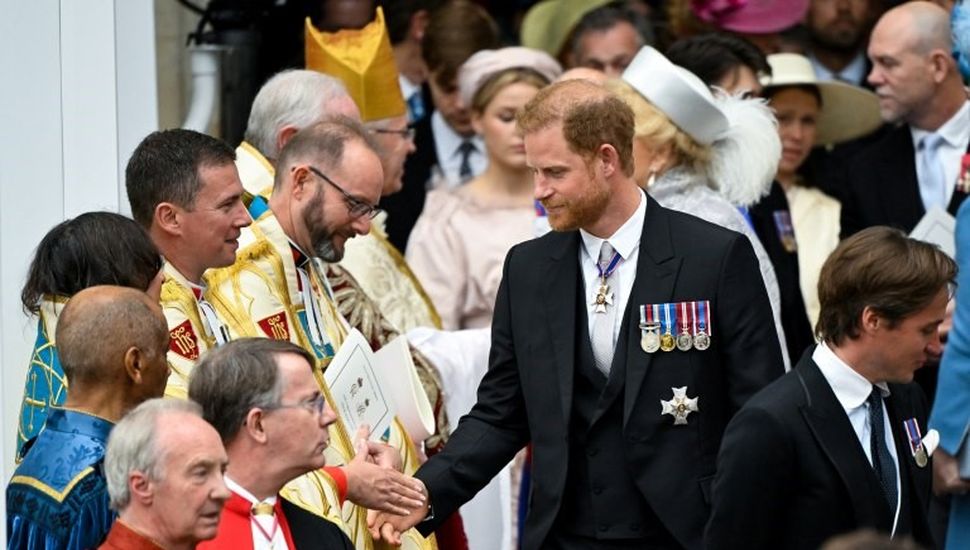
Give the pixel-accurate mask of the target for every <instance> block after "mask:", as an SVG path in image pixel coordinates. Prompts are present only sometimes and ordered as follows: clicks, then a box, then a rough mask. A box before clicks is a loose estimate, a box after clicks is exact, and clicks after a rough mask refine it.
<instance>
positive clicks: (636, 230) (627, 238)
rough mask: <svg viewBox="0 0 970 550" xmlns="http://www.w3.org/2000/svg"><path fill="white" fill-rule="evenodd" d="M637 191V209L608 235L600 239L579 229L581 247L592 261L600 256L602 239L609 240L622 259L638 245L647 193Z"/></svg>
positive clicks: (645, 208) (627, 256) (644, 214)
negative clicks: (638, 197)
mask: <svg viewBox="0 0 970 550" xmlns="http://www.w3.org/2000/svg"><path fill="white" fill-rule="evenodd" d="M638 191H640V204H638V205H637V209H636V210H634V211H633V215H632V216H630V217H629V218H628V219H627V220H626V221H625V222H623V225H621V226H620V228H619V229H617V230H616V232H615V233H613V234H612V235H610V236H609V237H607V238H605V239H601V238H599V237H597V236H596V235H593V234H592V233H589V232H588V231H586V230H585V229H580V230H579V234H580V236H581V237H582V238H583V248H585V249H586V254H588V255H589V257H590V258H592V259H593V261H594V262H596V261H598V259H599V257H600V248H602V247H603V241H609V243H610V245H612V246H613V249H614V250H616V251H617V252H619V253H620V257H622V258H623V259H624V260H626V259H628V258H629V257H630V255H631V254H633V252H634V251H635V250H636V249H637V247H638V246H640V234H641V233H642V232H643V218H644V217H645V216H646V214H647V195H646V193H644V192H643V189H639V188H638Z"/></svg>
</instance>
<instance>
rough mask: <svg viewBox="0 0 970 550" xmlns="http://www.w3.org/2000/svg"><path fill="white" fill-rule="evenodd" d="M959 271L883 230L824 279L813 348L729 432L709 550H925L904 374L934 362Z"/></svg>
mask: <svg viewBox="0 0 970 550" xmlns="http://www.w3.org/2000/svg"><path fill="white" fill-rule="evenodd" d="M955 276H956V264H955V263H954V262H953V260H951V259H950V258H949V257H948V256H946V255H945V254H944V253H943V252H941V251H940V250H939V249H938V248H936V247H935V246H933V245H930V244H927V243H924V242H921V241H917V240H914V239H910V238H908V237H906V236H905V235H904V234H903V233H901V232H900V231H898V230H895V229H890V228H888V227H873V228H869V229H866V230H864V231H862V232H860V233H858V234H856V235H854V236H852V237H850V238H848V239H846V240H845V241H843V242H842V244H841V245H839V247H838V248H837V249H836V250H835V251H834V252H833V253H832V255H831V256H830V257H829V259H828V260H827V261H826V262H825V265H824V266H823V267H822V273H821V276H820V278H819V301H820V303H821V313H820V315H819V322H818V328H817V332H818V335H819V337H821V339H822V341H821V343H820V344H818V346H817V347H816V348H815V349H814V351H813V352H812V353H811V355H808V354H806V355H805V356H803V357H802V360H801V361H800V362H799V363H798V364H797V365H796V366H795V368H794V369H793V370H792V371H791V372H789V373H787V374H786V375H785V376H783V377H782V378H780V379H779V380H777V381H776V382H774V383H773V384H771V385H770V386H768V387H767V388H765V389H764V390H763V391H762V392H760V393H759V394H758V395H756V396H754V397H753V398H752V399H751V400H750V401H749V402H748V404H747V405H745V406H744V408H742V409H741V411H740V412H738V414H737V415H736V416H735V417H734V419H733V420H732V421H731V423H730V424H729V425H728V428H727V431H726V432H725V434H724V440H723V443H722V445H721V451H720V454H719V455H718V460H717V477H716V478H715V480H714V487H713V489H714V491H713V497H712V501H713V502H712V507H713V512H712V516H711V520H710V522H709V523H708V526H707V532H706V535H705V538H706V546H707V548H710V549H730V548H739V549H740V548H744V549H746V550H747V549H754V550H757V549H762V548H763V549H768V548H786V549H791V550H799V549H806V550H808V549H815V548H818V547H819V546H820V545H821V544H822V543H824V542H825V541H826V540H828V539H829V538H830V537H832V536H835V535H838V534H841V533H847V532H850V531H854V530H856V529H860V528H871V529H875V530H878V531H882V532H884V533H886V534H890V535H892V536H894V537H897V536H898V537H902V536H910V537H913V538H914V539H916V540H917V541H918V542H920V543H922V544H925V545H927V546H929V547H933V544H934V543H933V539H932V535H931V533H930V530H929V524H928V522H927V509H928V506H929V500H930V485H931V471H932V468H930V467H929V456H928V454H929V451H930V449H927V446H926V445H925V444H924V443H923V441H922V436H923V435H925V432H924V429H925V421H926V415H927V406H926V399H925V396H924V395H923V392H922V390H921V389H920V388H919V386H918V385H916V384H914V383H911V382H912V380H913V374H914V372H915V371H916V370H917V369H919V368H920V367H922V366H923V365H924V364H925V363H926V362H927V361H928V360H929V359H931V358H933V357H936V356H938V355H939V354H940V351H941V344H940V336H939V331H938V328H939V326H940V323H941V322H942V321H943V317H944V313H945V310H946V303H947V300H948V299H949V294H950V285H951V284H953V282H954V277H955Z"/></svg>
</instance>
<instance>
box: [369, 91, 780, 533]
mask: <svg viewBox="0 0 970 550" xmlns="http://www.w3.org/2000/svg"><path fill="white" fill-rule="evenodd" d="M518 124H519V127H520V129H521V130H522V131H523V134H524V136H525V148H526V156H527V158H528V162H529V165H530V166H532V167H533V169H534V170H535V180H536V198H537V199H539V200H541V201H542V202H543V204H544V206H545V207H546V209H547V211H548V213H549V221H550V224H551V225H552V227H553V228H554V229H555V230H556V231H554V232H552V233H550V234H548V235H546V236H545V237H542V238H540V239H537V240H533V241H529V242H526V243H523V244H520V245H518V246H516V247H514V248H513V249H512V250H511V251H510V252H509V255H508V257H507V259H506V264H505V270H504V274H503V281H502V285H501V287H500V289H499V293H498V298H497V300H496V307H495V316H494V319H493V323H492V350H491V357H490V360H489V361H490V367H489V371H488V373H487V374H486V375H485V377H484V379H483V381H482V383H481V386H480V387H479V392H478V403H477V404H476V405H475V407H474V408H473V410H472V411H471V413H469V414H468V415H467V416H466V417H464V418H463V419H462V421H461V423H460V425H459V426H458V428H457V430H456V431H455V432H454V433H453V434H452V439H451V440H450V441H449V443H448V444H447V445H446V447H445V449H444V451H443V452H442V453H441V454H440V455H438V456H436V457H434V458H432V459H431V460H429V461H428V462H427V463H426V464H425V465H424V466H423V467H422V468H421V469H420V470H419V471H418V473H417V474H416V477H417V478H418V479H420V480H422V481H423V482H424V483H425V485H426V486H427V489H428V492H429V495H430V504H431V506H430V512H431V515H432V517H431V518H430V519H424V518H425V514H426V513H427V512H428V510H424V509H422V510H420V511H419V512H418V513H417V514H416V515H414V516H413V517H410V518H406V519H404V520H401V519H400V518H392V517H382V518H377V519H376V520H375V521H372V522H371V525H372V530H373V531H377V530H378V529H380V530H381V532H382V534H383V535H384V536H385V537H389V538H391V540H394V538H395V532H396V531H398V530H399V529H400V528H402V527H403V526H404V525H410V524H414V523H416V522H419V521H421V520H424V521H421V523H420V525H419V529H421V530H431V529H434V527H435V525H436V524H437V522H438V521H439V520H440V518H443V517H446V516H447V515H448V514H449V513H451V511H452V510H455V509H456V508H457V507H458V506H459V505H461V504H462V503H464V502H465V501H467V500H468V499H469V498H471V496H472V495H474V494H475V492H476V491H478V490H479V489H480V488H481V487H482V486H484V485H485V483H486V482H487V481H488V480H489V479H490V478H491V477H493V476H494V475H496V474H497V473H498V472H499V470H500V469H501V468H502V467H503V466H504V465H505V464H507V463H508V461H509V460H510V459H511V458H512V457H513V455H514V454H515V452H516V451H518V450H519V449H520V448H521V447H522V446H523V445H524V444H525V443H526V442H529V441H531V443H532V449H533V458H532V460H533V462H532V464H533V466H532V476H533V477H532V489H531V494H530V495H529V510H528V516H527V518H526V522H525V527H524V534H523V536H522V539H521V541H522V546H523V548H525V549H527V550H536V549H539V548H543V549H548V548H569V549H573V548H577V549H579V548H690V549H697V548H700V547H701V544H702V541H701V537H702V531H703V526H704V523H705V522H706V519H707V516H708V513H709V505H708V502H709V488H710V481H711V477H712V476H713V474H714V461H715V457H716V453H717V449H718V447H719V444H720V440H721V434H722V432H723V430H724V427H725V425H726V424H727V422H728V420H729V419H730V417H731V415H732V414H734V412H735V411H737V410H738V409H739V408H740V407H741V405H742V404H743V403H744V402H745V401H746V400H747V399H748V397H750V396H751V395H753V394H754V393H755V392H757V391H758V390H759V389H760V388H762V387H764V386H765V385H766V384H767V383H769V382H770V381H771V380H773V379H775V378H776V377H778V376H780V375H781V374H782V372H783V367H782V357H781V350H780V348H779V346H778V338H777V335H776V333H775V329H774V323H773V321H772V316H771V310H770V306H769V303H768V298H767V295H766V292H765V290H764V287H763V286H762V285H760V284H752V283H751V281H760V274H759V270H758V265H757V260H756V259H755V256H754V252H753V250H752V248H751V246H750V243H749V241H748V240H747V239H746V238H744V237H743V236H742V235H740V234H737V233H734V232H732V231H728V230H726V229H723V228H720V227H717V226H714V225H711V224H709V223H707V222H704V221H702V220H700V219H698V218H695V217H693V216H689V215H686V214H682V213H677V212H674V211H671V210H667V209H665V208H663V207H661V206H660V205H659V204H658V203H657V202H655V201H653V200H652V199H649V198H648V197H647V196H646V195H645V194H644V193H643V192H642V191H641V190H640V189H639V188H638V187H637V185H636V183H635V181H634V180H633V178H632V173H633V165H632V135H633V114H632V112H631V111H630V109H629V108H628V107H627V106H626V105H625V104H624V103H623V102H622V101H621V100H618V99H617V98H615V97H613V96H612V95H610V94H609V93H608V92H606V91H605V90H604V89H602V88H600V87H598V86H596V85H594V84H592V83H590V82H587V81H582V80H569V81H565V82H561V83H558V84H554V85H552V86H550V87H548V88H546V89H544V90H542V91H540V92H539V94H538V95H537V96H536V97H535V98H534V99H533V100H532V101H531V102H530V103H529V104H528V105H527V106H526V107H525V109H524V110H523V112H522V113H521V114H520V115H519V120H518ZM579 229H582V231H580V230H579ZM599 236H601V237H599ZM604 238H605V242H607V243H609V245H611V246H612V247H613V248H615V250H616V253H617V254H619V257H620V258H621V259H620V260H619V263H617V264H615V265H617V266H619V267H617V268H616V270H615V271H612V274H609V275H604V276H605V278H606V280H607V282H608V283H609V289H607V290H608V291H601V290H599V288H598V287H599V284H600V279H599V277H598V274H597V271H596V269H597V268H596V263H595V262H596V260H595V259H593V258H591V257H590V256H592V255H595V254H596V252H593V253H592V254H590V253H589V248H590V246H591V245H593V247H594V248H599V249H602V248H604V247H603V246H602V243H604ZM609 252H610V250H609V248H607V254H604V256H605V257H606V258H605V259H606V261H604V262H602V263H601V266H602V268H603V270H604V271H605V272H606V273H610V272H611V270H610V265H609V264H610V263H612V262H610V261H609V260H611V259H615V258H616V256H615V255H611V254H610V253H609ZM627 259H629V263H625V262H626V261H627ZM591 272H592V273H591ZM614 276H616V277H617V278H616V279H613V278H612V277H614ZM624 281H626V283H624ZM597 298H602V299H601V300H598V299H597ZM598 302H603V303H601V304H600V305H601V306H603V307H602V308H598V307H596V306H595V305H594V304H596V303H598ZM665 304H676V305H678V306H682V307H691V308H693V307H695V306H697V307H700V308H701V310H704V309H705V308H708V310H709V311H710V313H711V315H710V318H709V319H707V318H706V316H703V317H702V316H700V315H698V316H695V317H694V318H695V319H701V318H704V319H705V320H704V321H703V322H701V323H700V325H699V326H700V327H702V328H703V329H704V330H699V329H698V330H695V328H694V327H695V326H697V325H695V324H693V323H691V324H689V325H688V332H693V333H694V336H695V338H694V341H701V347H702V348H705V349H703V350H701V349H697V348H695V347H693V346H692V345H691V344H690V343H689V342H688V344H689V345H691V349H690V350H689V351H681V350H679V349H674V350H673V351H663V349H659V348H660V346H661V345H663V346H664V347H665V348H666V347H668V344H669V345H673V344H672V342H671V341H669V340H668V338H661V337H660V336H661V335H662V334H663V332H664V330H663V329H659V330H658V329H657V328H656V325H654V324H652V323H653V321H652V320H653V319H656V318H657V315H656V313H655V312H654V310H653V309H654V308H651V313H650V316H651V317H650V319H648V322H647V323H646V324H645V326H646V327H648V328H645V329H643V330H641V328H640V326H641V321H640V307H639V306H641V305H657V306H658V307H657V308H656V310H657V311H660V312H663V311H665V308H664V305H665ZM611 307H612V308H616V309H614V310H612V311H611V310H610V308H611ZM597 309H601V311H602V313H600V312H597ZM668 309H673V308H668ZM662 316H663V313H661V317H662ZM610 318H612V319H614V320H615V321H610V323H612V326H611V325H609V324H608V325H603V324H602V323H601V321H600V320H601V319H610ZM681 318H683V317H681ZM590 320H591V321H590ZM672 324H674V325H675V326H674V330H673V331H672V332H673V333H674V334H677V333H679V332H680V331H681V329H680V328H677V324H676V323H675V322H674V323H672ZM591 327H592V328H591ZM604 327H606V328H604ZM711 329H713V330H711ZM604 330H605V331H607V332H606V333H605V334H606V336H605V337H604V336H603V335H604V332H603V331H604ZM700 332H704V336H710V346H709V347H707V346H704V342H703V339H704V338H703V337H698V336H697V335H698V334H699V333H700ZM609 333H612V336H613V341H611V342H609V343H604V338H605V339H606V340H607V341H609V337H610V334H609ZM688 340H690V338H688ZM614 342H615V347H614ZM661 342H663V344H661ZM604 347H605V353H606V355H605V356H604ZM645 350H649V352H648V351H645ZM609 357H612V359H609ZM604 371H605V372H604ZM607 373H608V374H607ZM695 399H696V401H694V400H695ZM664 403H666V405H664ZM664 410H666V411H668V413H667V414H662V412H663V411H664Z"/></svg>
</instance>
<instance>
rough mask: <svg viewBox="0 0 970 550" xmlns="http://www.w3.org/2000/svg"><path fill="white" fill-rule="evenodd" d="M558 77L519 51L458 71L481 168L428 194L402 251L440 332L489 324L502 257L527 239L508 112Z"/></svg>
mask: <svg viewBox="0 0 970 550" xmlns="http://www.w3.org/2000/svg"><path fill="white" fill-rule="evenodd" d="M561 72H562V69H561V68H560V66H559V64H558V63H557V62H556V61H555V60H554V59H552V57H550V56H549V55H548V54H546V53H544V52H540V51H538V50H533V49H529V48H521V47H514V48H503V49H500V50H483V51H480V52H478V53H476V54H475V55H473V56H471V57H470V58H469V59H468V61H466V62H465V64H464V65H462V67H461V69H460V70H459V72H458V88H459V93H460V96H461V101H462V102H463V103H464V104H465V105H467V106H468V107H469V108H470V110H471V113H472V125H473V127H474V128H475V131H476V132H477V133H478V134H479V135H481V136H482V138H483V141H484V142H485V148H486V153H487V156H488V167H487V168H486V169H485V171H484V172H483V173H482V174H481V175H480V176H478V177H476V178H474V179H472V180H470V181H469V182H468V183H466V184H464V185H462V186H460V187H457V188H442V189H436V190H434V191H431V192H430V193H428V198H427V201H426V202H425V206H424V211H423V212H422V213H421V216H420V217H419V218H418V221H417V223H416V224H415V226H414V231H413V232H412V233H411V237H410V239H409V240H408V246H407V261H408V263H409V264H410V266H411V270H412V271H413V272H414V274H415V275H416V276H417V277H418V279H419V280H420V281H421V283H422V284H423V285H424V288H425V290H426V291H427V293H428V295H429V296H430V297H431V300H432V301H433V302H434V304H435V307H436V308H437V309H438V313H439V315H440V316H441V324H442V327H443V328H444V329H445V330H457V329H466V328H483V327H488V326H490V325H491V322H492V308H493V306H494V303H495V295H496V294H497V293H498V285H499V282H500V281H501V278H502V264H503V261H504V260H505V255H506V253H508V251H509V249H510V248H511V247H512V246H513V245H515V244H517V243H519V242H522V241H525V240H527V239H530V238H532V237H533V236H534V221H535V219H536V213H535V207H534V201H533V197H532V173H531V172H530V171H529V169H528V167H527V166H526V164H525V146H524V145H523V140H522V136H520V135H519V134H518V132H517V131H516V127H515V115H516V114H517V113H518V111H519V110H520V109H521V108H522V107H523V106H524V105H525V104H526V103H527V102H528V101H529V100H530V99H532V97H533V96H535V94H536V93H537V92H538V91H539V89H540V88H542V87H543V86H545V85H547V84H549V82H551V81H553V80H555V79H556V77H558V76H559V74H560V73H561Z"/></svg>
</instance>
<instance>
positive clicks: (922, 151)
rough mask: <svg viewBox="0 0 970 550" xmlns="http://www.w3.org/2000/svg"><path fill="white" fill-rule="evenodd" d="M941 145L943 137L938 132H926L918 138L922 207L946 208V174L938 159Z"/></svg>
mask: <svg viewBox="0 0 970 550" xmlns="http://www.w3.org/2000/svg"><path fill="white" fill-rule="evenodd" d="M941 145H943V137H942V136H940V135H938V134H928V135H926V136H923V138H922V139H920V140H919V145H918V146H917V148H918V149H919V163H920V181H919V193H920V198H921V199H923V207H924V208H926V209H927V210H929V209H930V208H933V207H934V206H939V207H940V208H942V209H944V210H946V206H947V205H946V191H947V190H946V181H945V180H946V176H945V175H944V173H943V163H942V162H941V161H940V156H939V151H940V146H941Z"/></svg>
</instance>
